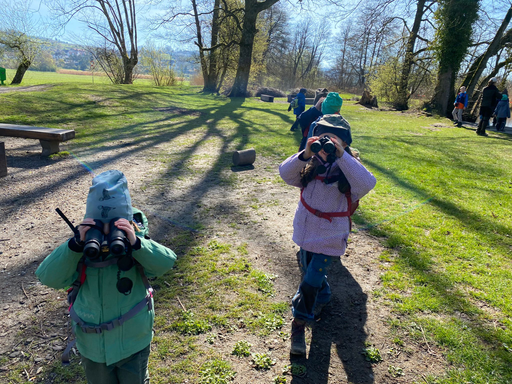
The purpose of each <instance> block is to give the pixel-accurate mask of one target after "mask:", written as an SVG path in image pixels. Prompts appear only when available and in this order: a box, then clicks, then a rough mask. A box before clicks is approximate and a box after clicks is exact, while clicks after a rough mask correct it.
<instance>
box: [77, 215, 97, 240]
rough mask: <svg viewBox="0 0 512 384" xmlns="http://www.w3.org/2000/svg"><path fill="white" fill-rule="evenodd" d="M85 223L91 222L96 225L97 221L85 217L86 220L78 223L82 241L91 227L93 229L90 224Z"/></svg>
mask: <svg viewBox="0 0 512 384" xmlns="http://www.w3.org/2000/svg"><path fill="white" fill-rule="evenodd" d="M83 224H91V225H95V224H96V223H95V222H94V219H90V218H88V219H84V221H82V222H81V223H80V224H79V225H78V232H80V241H85V234H86V233H87V231H88V230H89V229H91V227H90V226H88V225H83Z"/></svg>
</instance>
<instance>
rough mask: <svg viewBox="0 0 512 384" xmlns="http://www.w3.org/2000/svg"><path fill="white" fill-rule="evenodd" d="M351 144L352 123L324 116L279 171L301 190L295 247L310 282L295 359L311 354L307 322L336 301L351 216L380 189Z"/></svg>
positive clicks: (299, 302) (301, 305)
mask: <svg viewBox="0 0 512 384" xmlns="http://www.w3.org/2000/svg"><path fill="white" fill-rule="evenodd" d="M326 137H327V138H326ZM319 139H320V140H319ZM351 143H352V137H351V134H350V125H349V124H348V122H347V121H346V120H345V119H344V118H343V117H342V116H341V115H324V116H323V117H322V118H321V119H320V120H319V121H318V123H317V125H316V126H315V128H314V132H313V136H312V137H310V138H309V139H308V141H307V143H306V148H305V149H304V150H303V151H301V152H299V153H296V154H294V155H292V156H291V157H289V158H288V159H286V160H285V161H284V162H283V163H282V164H281V165H280V166H279V172H280V174H281V177H282V178H283V180H284V181H285V182H286V183H287V184H290V185H293V186H296V187H298V188H301V196H300V201H299V204H298V206H297V210H296V212H295V218H294V220H293V241H294V242H295V243H296V244H297V245H298V246H299V247H300V248H301V249H300V256H301V265H302V268H303V272H304V277H303V280H302V282H301V284H300V286H299V289H298V290H297V293H296V294H295V296H294V298H293V299H292V312H293V316H294V320H293V322H292V345H291V351H290V352H291V353H292V354H296V355H304V354H306V342H305V335H304V332H305V330H304V328H305V325H306V322H308V321H311V320H313V319H314V317H315V313H316V314H318V313H319V312H320V310H321V308H322V307H323V306H324V305H325V304H327V303H328V302H329V301H330V296H331V291H330V288H329V284H328V283H327V276H326V275H327V270H328V267H329V265H330V264H331V263H332V261H333V259H334V258H335V257H338V258H339V257H340V256H341V255H343V254H344V253H345V248H346V246H347V240H348V236H349V233H350V229H351V220H350V215H351V214H352V212H353V211H354V210H355V206H357V202H358V200H359V199H361V198H362V197H363V196H364V195H366V194H367V193H368V192H369V191H371V190H372V189H373V188H374V187H375V184H376V179H375V177H374V176H373V175H372V173H371V172H369V171H368V170H367V169H366V168H365V167H364V166H363V165H362V164H361V162H360V161H358V160H357V159H356V158H354V157H353V156H352V154H351V151H350V148H349V145H350V144H351ZM315 147H320V148H321V149H320V150H319V151H317V149H318V148H315Z"/></svg>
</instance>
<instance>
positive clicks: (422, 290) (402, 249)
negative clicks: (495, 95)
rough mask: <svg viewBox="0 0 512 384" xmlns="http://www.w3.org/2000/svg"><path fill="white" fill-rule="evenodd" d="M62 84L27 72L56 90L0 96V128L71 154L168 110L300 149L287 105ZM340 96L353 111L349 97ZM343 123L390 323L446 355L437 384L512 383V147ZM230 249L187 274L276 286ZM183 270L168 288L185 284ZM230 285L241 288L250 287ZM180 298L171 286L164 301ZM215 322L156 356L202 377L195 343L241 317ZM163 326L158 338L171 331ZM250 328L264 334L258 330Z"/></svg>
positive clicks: (140, 127)
mask: <svg viewBox="0 0 512 384" xmlns="http://www.w3.org/2000/svg"><path fill="white" fill-rule="evenodd" d="M68 76H72V75H66V76H64V75H58V74H44V75H42V74H35V73H34V74H30V73H29V74H28V75H27V77H26V81H27V84H23V85H28V84H30V85H34V84H45V83H54V84H56V85H55V86H53V87H51V88H49V89H47V90H46V91H44V92H41V93H36V92H34V93H28V92H20V93H7V94H0V105H1V109H0V122H3V123H19V124H29V125H30V124H33V125H40V126H48V127H62V128H64V127H70V126H72V127H73V128H74V129H76V131H77V138H76V140H74V141H73V142H72V144H71V146H72V148H73V147H75V148H77V149H80V148H85V147H88V148H95V147H99V146H101V143H102V141H103V140H106V139H112V138H118V139H122V138H123V137H127V136H131V137H135V136H140V137H142V136H144V135H146V136H147V135H157V134H158V131H159V130H161V129H163V128H162V127H163V126H164V124H166V123H167V121H166V120H165V117H162V115H161V113H159V112H158V108H169V107H172V108H184V109H191V110H194V111H199V112H201V113H200V114H199V115H197V116H193V115H183V116H181V117H180V119H179V122H177V123H176V124H173V125H172V126H169V125H166V127H169V128H166V129H173V130H176V134H177V135H187V134H188V133H189V132H190V131H192V130H196V129H206V128H207V127H208V128H212V127H213V129H214V131H215V132H216V133H217V134H218V135H219V136H220V135H224V136H223V137H224V138H225V139H226V140H228V141H229V143H230V145H232V146H235V147H239V148H244V147H254V148H255V149H256V151H257V153H258V154H261V155H263V156H270V155H273V156H276V155H277V156H279V157H280V158H282V159H285V158H286V157H288V156H289V155H291V154H292V153H294V151H296V149H297V146H298V140H299V138H298V136H293V135H290V134H289V132H288V127H289V125H291V121H292V120H291V115H290V113H288V112H287V111H286V108H287V104H286V103H261V102H259V101H258V100H257V99H256V98H248V99H245V100H242V99H228V98H225V97H222V96H215V95H202V94H200V93H199V89H198V88H194V87H185V86H183V87H175V88H156V87H153V86H151V85H148V84H145V83H136V84H135V85H133V86H126V85H124V86H113V85H110V84H107V83H106V82H104V83H101V84H100V83H99V82H97V81H96V79H95V84H91V79H90V78H88V79H87V78H86V76H80V77H78V76H72V77H68ZM71 78H72V80H70V79H71ZM84 78H85V79H84ZM345 96H346V97H347V99H346V100H348V99H349V98H350V96H351V95H345ZM342 114H343V115H344V117H346V119H347V120H348V121H349V122H350V123H351V126H352V135H353V138H354V142H353V146H354V147H356V148H357V149H358V150H359V151H360V152H361V157H362V159H363V162H364V164H365V165H366V166H367V167H368V168H369V169H370V170H371V171H372V172H373V173H374V175H375V176H376V178H377V180H378V183H377V187H376V189H375V190H374V192H373V193H372V194H370V195H369V196H367V197H365V198H364V200H363V201H362V204H361V208H360V209H359V210H358V213H357V215H356V218H355V222H356V223H357V225H358V228H359V230H365V231H369V232H370V233H371V234H373V235H377V236H379V237H380V238H381V239H382V242H383V243H384V244H385V245H386V246H387V248H388V251H387V252H385V253H384V254H383V255H382V256H381V257H382V259H383V260H385V261H387V263H386V265H387V267H385V268H384V269H383V270H382V275H381V279H382V281H383V282H384V285H383V287H384V288H383V289H382V290H381V291H379V292H374V294H376V295H379V296H380V297H381V298H382V303H383V305H389V306H391V308H392V310H393V311H394V313H396V314H400V318H399V320H398V318H395V319H394V320H393V319H390V323H391V325H392V326H393V327H398V328H402V329H407V331H408V332H409V333H410V334H411V335H415V336H416V337H418V338H422V337H425V336H424V335H427V338H428V342H429V343H431V344H433V345H436V346H437V347H438V348H439V349H440V350H442V351H443V353H444V358H445V359H446V360H447V361H448V362H449V363H450V367H451V368H450V369H449V370H448V371H447V372H446V373H445V374H444V375H442V376H440V377H438V378H437V379H436V381H431V382H432V383H434V382H435V383H446V384H447V383H450V384H458V383H482V384H483V383H510V382H512V320H511V319H512V303H511V300H512V270H511V266H510V262H511V258H512V256H511V255H512V252H511V251H512V237H511V236H512V199H511V192H512V166H511V163H512V151H511V150H510V148H511V144H512V141H511V137H509V136H507V135H505V134H493V135H491V136H490V137H488V138H485V137H479V136H477V135H475V132H474V129H470V128H464V127H463V128H452V124H451V122H450V121H449V120H447V119H444V118H435V117H426V116H423V115H421V114H417V113H399V112H394V111H375V110H368V109H364V108H362V107H361V106H359V105H357V104H355V103H354V102H351V101H345V102H344V105H343V108H342ZM436 125H437V126H436ZM185 241H186V240H185ZM225 247H226V246H225V245H222V244H216V243H212V244H210V246H209V247H206V248H205V247H203V248H194V249H193V250H191V251H190V252H191V253H189V254H188V255H187V256H185V257H184V258H183V259H182V260H181V261H180V263H190V266H191V268H192V260H191V259H192V258H193V256H195V257H205V259H206V258H208V259H210V260H213V261H212V262H214V261H215V260H216V258H218V257H220V255H223V254H224V255H229V258H232V259H233V260H232V262H233V263H235V265H237V267H235V269H236V270H238V271H239V272H240V273H241V275H244V276H246V277H247V279H248V280H247V281H246V282H247V284H249V281H250V282H251V283H250V284H256V286H257V285H258V284H262V285H265V284H271V283H270V282H269V280H268V279H267V278H266V277H264V276H261V275H258V273H259V272H258V271H249V272H248V274H243V273H242V271H243V269H244V268H246V267H245V264H244V263H243V262H241V261H240V260H243V254H244V250H243V249H238V250H236V251H233V252H231V250H229V249H227V248H225ZM237 260H238V261H237ZM193 268H199V266H198V265H196V266H195V267H193ZM202 268H205V269H204V270H201V271H199V270H198V271H197V275H198V276H202V277H201V278H204V279H205V280H204V284H205V285H207V276H206V274H207V273H208V271H210V272H211V273H215V274H218V275H219V276H223V278H227V275H226V272H227V270H225V269H222V268H220V269H219V267H218V265H217V266H211V268H207V266H203V267H202ZM237 268H238V269H237ZM175 273H176V274H178V275H175V279H172V280H173V281H179V280H180V279H185V278H186V277H185V276H181V277H180V276H179V272H175ZM251 273H253V275H252V276H251V275H250V274H251ZM173 284H174V283H173ZM231 284H232V286H233V289H236V290H240V291H242V288H243V286H242V287H241V286H239V285H238V283H235V282H231ZM242 285H243V281H242ZM268 289H271V288H268ZM179 292H180V288H179V287H177V286H175V285H173V286H172V287H170V288H169V289H168V292H167V293H166V294H165V293H164V297H165V295H168V296H175V295H177V294H179ZM205 295H206V293H205ZM245 299H246V300H247V302H246V303H245V305H247V306H249V307H250V306H251V305H254V309H255V310H256V311H257V310H260V311H262V313H265V314H266V315H268V316H272V315H278V314H279V313H282V311H283V310H285V309H286V307H285V306H284V304H279V303H278V304H272V303H271V302H270V301H269V300H267V299H266V298H265V297H259V298H258V300H256V299H255V297H253V296H250V295H249V294H247V296H245ZM197 300H198V301H203V300H207V299H206V297H204V296H198V297H197ZM244 308H248V307H244ZM212 313H213V312H211V311H210V312H209V311H205V312H204V313H196V314H195V317H194V319H193V320H191V319H192V318H191V317H189V318H184V319H183V321H182V323H181V324H182V326H183V327H193V330H192V331H189V332H188V333H187V332H184V334H187V336H186V337H182V338H176V339H166V340H156V343H157V345H158V348H159V350H160V351H162V353H164V352H165V351H170V350H174V351H176V350H179V351H180V352H179V353H181V354H182V355H181V356H182V357H183V356H186V358H185V359H183V360H181V361H182V363H181V364H180V366H176V367H175V368H176V372H178V375H179V374H181V376H180V377H181V378H183V377H186V375H187V374H190V372H189V370H190V369H191V367H193V368H197V367H196V366H195V365H194V359H196V358H197V356H198V354H200V351H198V350H197V349H195V347H194V346H193V336H192V335H193V334H194V333H196V332H208V331H209V329H210V328H209V327H210V326H211V325H214V326H222V324H226V322H229V321H230V318H232V317H237V316H240V313H239V312H236V313H235V311H233V312H228V313H226V314H225V316H223V317H222V318H215V317H212V316H213V315H212ZM159 321H160V322H158V321H157V324H156V325H157V326H158V327H165V326H167V325H166V323H165V321H164V320H163V319H160V320H159ZM262 324H263V323H262ZM179 326H180V325H179V324H174V325H172V327H174V328H173V329H178V328H179ZM176 327H178V328H176ZM194 327H195V328H194ZM201 327H203V328H201ZM254 327H256V328H258V327H259V328H260V330H261V329H264V325H261V324H259V323H257V322H255V323H254ZM175 353H177V354H179V353H178V352H175ZM180 370H181V371H180ZM179 372H181V373H179ZM164 377H165V373H164V372H161V373H156V379H155V381H156V382H165V381H164ZM159 378H160V379H159ZM176 380H178V378H177V379H176Z"/></svg>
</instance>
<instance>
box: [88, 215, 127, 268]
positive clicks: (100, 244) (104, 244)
mask: <svg viewBox="0 0 512 384" xmlns="http://www.w3.org/2000/svg"><path fill="white" fill-rule="evenodd" d="M117 220H119V217H116V218H114V219H112V220H110V223H109V229H110V231H109V233H108V235H105V234H104V233H103V222H102V221H100V220H94V226H93V225H91V228H89V230H88V231H87V233H86V234H85V246H84V256H85V257H88V258H89V259H96V258H98V257H99V256H100V255H102V254H107V253H111V254H112V255H114V256H121V255H122V254H123V253H125V252H126V246H127V244H129V242H128V239H127V238H126V233H125V232H124V231H123V230H121V229H119V228H117V227H116V226H115V224H114V223H115V222H116V221H117Z"/></svg>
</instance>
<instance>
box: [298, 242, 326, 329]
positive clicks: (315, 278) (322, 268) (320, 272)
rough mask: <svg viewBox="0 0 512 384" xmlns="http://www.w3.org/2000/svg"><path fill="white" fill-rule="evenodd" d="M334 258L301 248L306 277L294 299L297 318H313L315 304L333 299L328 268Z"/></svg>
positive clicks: (302, 266) (302, 267)
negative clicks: (328, 278)
mask: <svg viewBox="0 0 512 384" xmlns="http://www.w3.org/2000/svg"><path fill="white" fill-rule="evenodd" d="M333 259H334V257H333V256H326V255H322V254H321V253H312V252H307V251H305V250H303V249H301V250H300V264H301V269H302V272H304V277H303V279H302V282H301V283H300V285H299V289H298V290H297V293H296V294H295V296H294V297H293V299H292V313H293V317H295V318H296V319H301V320H313V319H314V318H315V316H314V315H313V310H314V309H315V305H316V304H325V303H328V302H329V301H330V300H331V288H330V287H329V283H327V270H328V268H329V266H330V265H331V263H332V261H333Z"/></svg>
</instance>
